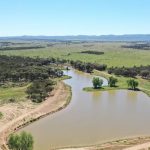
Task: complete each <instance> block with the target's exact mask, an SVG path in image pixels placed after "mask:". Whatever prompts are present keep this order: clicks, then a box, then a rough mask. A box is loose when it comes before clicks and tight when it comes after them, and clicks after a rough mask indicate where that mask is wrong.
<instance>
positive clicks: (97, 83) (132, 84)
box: [92, 76, 139, 90]
mask: <svg viewBox="0 0 150 150" xmlns="http://www.w3.org/2000/svg"><path fill="white" fill-rule="evenodd" d="M117 82H118V80H117V78H115V77H113V76H111V77H109V80H108V85H109V86H110V87H116V83H117ZM92 83H93V87H94V89H98V88H101V87H102V84H103V80H102V79H100V78H99V77H94V78H93V80H92ZM127 85H128V87H129V89H131V90H137V87H138V85H139V83H138V81H136V80H134V79H129V80H127Z"/></svg>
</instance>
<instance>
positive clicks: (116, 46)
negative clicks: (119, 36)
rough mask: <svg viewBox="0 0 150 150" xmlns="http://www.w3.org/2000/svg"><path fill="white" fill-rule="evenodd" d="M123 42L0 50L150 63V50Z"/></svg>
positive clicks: (115, 62)
mask: <svg viewBox="0 0 150 150" xmlns="http://www.w3.org/2000/svg"><path fill="white" fill-rule="evenodd" d="M125 44H126V43H123V42H86V43H76V44H75V43H71V44H68V43H56V44H54V45H53V46H50V47H46V48H41V49H30V50H9V51H0V55H19V56H30V57H37V56H38V57H42V58H47V57H55V58H62V59H69V60H82V61H85V62H96V63H100V64H107V65H108V67H111V66H127V67H131V66H134V65H136V66H140V65H150V51H149V50H136V49H127V48H122V47H121V46H122V45H125ZM89 50H93V51H102V52H104V54H103V55H94V54H86V53H80V52H81V51H89Z"/></svg>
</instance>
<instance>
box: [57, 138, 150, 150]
mask: <svg viewBox="0 0 150 150" xmlns="http://www.w3.org/2000/svg"><path fill="white" fill-rule="evenodd" d="M149 142H150V136H139V137H132V138H131V137H130V138H122V139H118V140H113V141H108V142H102V143H100V144H95V145H88V146H72V147H62V148H58V149H59V150H125V149H126V148H129V147H133V146H136V145H142V144H147V143H149ZM58 149H57V150H58Z"/></svg>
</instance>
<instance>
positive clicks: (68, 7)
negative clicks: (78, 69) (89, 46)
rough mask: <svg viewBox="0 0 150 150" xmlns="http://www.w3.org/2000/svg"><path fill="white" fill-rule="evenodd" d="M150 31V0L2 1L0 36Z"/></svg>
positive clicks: (0, 2) (0, 4)
mask: <svg viewBox="0 0 150 150" xmlns="http://www.w3.org/2000/svg"><path fill="white" fill-rule="evenodd" d="M79 34H80V35H102V34H150V0H0V36H8V35H11V36H12V35H79Z"/></svg>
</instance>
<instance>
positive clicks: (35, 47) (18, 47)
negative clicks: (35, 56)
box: [0, 46, 45, 51]
mask: <svg viewBox="0 0 150 150" xmlns="http://www.w3.org/2000/svg"><path fill="white" fill-rule="evenodd" d="M39 48H45V47H43V46H15V47H14V46H11V47H9V46H7V47H1V48H0V51H6V50H28V49H39Z"/></svg>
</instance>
